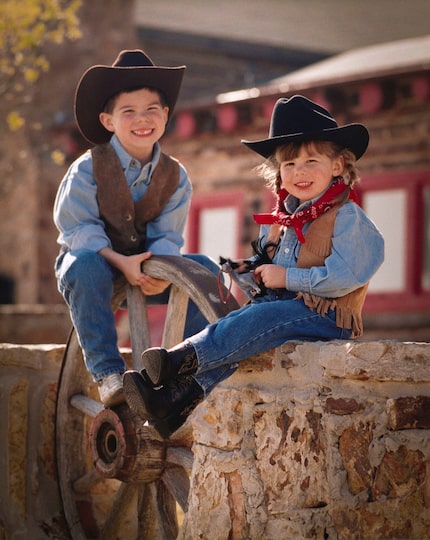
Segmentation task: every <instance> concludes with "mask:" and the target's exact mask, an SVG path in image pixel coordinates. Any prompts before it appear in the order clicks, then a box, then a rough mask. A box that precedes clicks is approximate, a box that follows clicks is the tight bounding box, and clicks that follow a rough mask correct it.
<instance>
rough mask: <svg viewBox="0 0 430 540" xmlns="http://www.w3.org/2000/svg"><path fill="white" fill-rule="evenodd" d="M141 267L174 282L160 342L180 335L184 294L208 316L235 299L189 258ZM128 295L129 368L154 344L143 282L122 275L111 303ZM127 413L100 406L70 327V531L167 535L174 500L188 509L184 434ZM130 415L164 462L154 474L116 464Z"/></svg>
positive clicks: (66, 388) (173, 523)
mask: <svg viewBox="0 0 430 540" xmlns="http://www.w3.org/2000/svg"><path fill="white" fill-rule="evenodd" d="M144 271H145V272H146V273H147V274H148V275H151V276H153V277H158V278H162V279H166V280H168V281H170V282H171V283H172V285H171V290H170V298H169V303H168V308H167V315H166V321H165V329H164V333H163V345H164V346H171V345H173V344H174V343H175V342H178V341H180V340H181V337H182V334H181V333H182V332H183V327H184V321H185V314H186V307H187V302H188V299H190V300H192V301H194V302H195V303H196V305H197V306H198V307H199V309H200V310H201V312H202V313H203V315H204V316H205V317H206V319H207V320H208V321H209V322H213V321H215V320H217V319H218V318H219V317H222V316H224V315H226V314H227V313H228V312H230V311H232V310H233V309H236V308H237V307H238V305H237V303H236V301H235V300H234V298H231V299H230V300H229V301H228V302H227V303H223V302H221V301H220V297H219V294H218V284H217V280H216V278H215V276H214V275H213V274H211V273H210V272H209V271H208V270H207V269H206V268H204V267H203V266H201V265H200V264H198V263H196V262H193V261H190V260H189V259H185V258H183V257H174V256H162V257H161V256H160V257H152V258H151V259H150V260H148V261H146V262H145V265H144ZM125 297H127V302H128V309H129V318H130V338H131V344H132V358H131V360H130V364H131V367H132V368H133V369H141V360H140V357H141V352H142V351H143V350H144V349H145V348H147V347H149V346H151V343H150V333H149V323H148V316H147V311H146V305H145V298H144V297H143V295H141V293H140V289H138V288H136V287H130V286H128V285H126V284H125V280H120V281H119V282H118V283H117V284H116V290H115V293H114V297H113V300H112V306H113V309H114V310H115V309H117V308H118V307H119V306H120V305H121V303H122V302H123V300H124V298H125ZM130 414H131V412H130V410H129V409H128V407H127V406H126V405H121V406H119V407H117V408H115V409H112V410H105V409H104V408H103V406H102V404H101V403H100V401H99V397H98V390H97V387H96V385H95V384H94V383H93V382H92V380H91V377H90V375H89V373H88V372H87V370H86V368H85V365H84V362H83V358H82V351H81V349H80V345H79V343H78V339H77V336H76V333H75V332H74V330H72V332H71V334H70V337H69V341H68V344H67V347H66V351H65V355H64V360H63V366H62V369H61V373H60V379H59V386H58V396H57V410H56V449H57V468H58V480H59V486H60V493H61V498H62V501H63V510H64V514H65V518H66V521H67V523H68V526H69V530H70V534H71V536H72V538H73V539H81V538H82V539H86V538H103V539H109V538H115V539H122V538H124V539H127V540H129V539H132V538H151V539H154V540H158V539H160V540H164V539H166V540H167V539H171V538H176V536H177V533H178V508H179V514H181V513H186V511H187V500H188V490H189V474H190V471H191V465H192V459H193V455H192V452H191V449H190V445H191V442H190V439H189V436H185V437H184V436H182V438H181V437H180V436H179V437H177V436H176V434H174V436H173V437H172V439H171V440H169V441H161V439H160V437H159V436H158V434H157V433H156V432H155V430H153V428H151V427H149V426H141V425H140V424H133V422H136V421H137V422H138V420H136V419H135V418H131V420H130V419H128V418H129V416H130ZM127 422H131V424H130V425H131V428H130V427H129V430H130V429H131V431H133V429H134V427H135V426H136V425H138V428H136V431H138V432H139V437H141V438H143V439H148V440H149V441H150V442H149V443H148V446H149V448H150V452H151V456H152V453H153V448H154V446H156V448H155V454H156V460H155V461H157V460H159V461H160V463H161V465H160V466H159V467H158V466H156V467H155V473H154V477H152V476H151V474H149V476H148V475H147V471H146V470H142V471H140V469H138V471H140V472H138V474H137V475H134V470H133V472H132V473H131V477H129V476H127V471H125V472H124V470H123V469H121V467H122V466H123V461H124V460H123V457H124V456H123V455H122V454H121V452H120V451H118V455H117V454H116V452H117V449H118V447H121V445H122V446H123V442H124V438H123V437H124V434H123V426H124V425H125V424H126V423H127ZM95 426H97V427H96V428H95ZM151 430H152V431H151ZM134 438H135V437H134V435H133V436H132V439H133V440H134ZM100 440H101V445H102V447H103V448H102V450H100V449H97V451H96V455H97V456H99V457H100V455H101V458H102V459H101V461H102V463H101V465H100V463H97V462H96V463H94V462H93V461H94V449H93V450H91V444H93V446H94V445H97V444H98V442H99V441H100ZM127 440H128V439H127ZM139 440H140V439H139ZM94 441H96V442H94ZM110 453H112V456H111V455H110ZM118 460H119V461H120V462H121V465H120V466H118V468H119V474H117V471H116V470H115V471H114V473H113V474H114V476H113V477H106V476H105V473H106V470H107V469H109V467H111V464H113V466H114V468H115V466H116V461H118ZM157 463H158V461H157ZM143 469H145V467H144V466H143ZM115 475H116V476H115ZM118 476H119V477H120V478H118ZM141 476H142V477H143V479H142V477H141ZM123 477H125V480H124V478H123ZM136 477H137V480H135V478H136Z"/></svg>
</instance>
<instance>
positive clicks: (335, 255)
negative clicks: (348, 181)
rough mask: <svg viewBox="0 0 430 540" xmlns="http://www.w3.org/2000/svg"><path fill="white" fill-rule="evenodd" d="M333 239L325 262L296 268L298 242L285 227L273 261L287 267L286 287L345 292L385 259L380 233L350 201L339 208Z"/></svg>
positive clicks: (322, 293)
mask: <svg viewBox="0 0 430 540" xmlns="http://www.w3.org/2000/svg"><path fill="white" fill-rule="evenodd" d="M287 208H288V207H287ZM309 226H310V223H307V224H305V226H304V227H303V231H304V232H305V233H306V230H307V229H308V227H309ZM269 227H270V226H269V225H262V226H261V230H260V237H262V238H267V235H268V232H269ZM332 242H333V245H332V252H331V254H330V255H329V256H328V257H327V258H326V260H325V264H324V266H313V267H311V268H297V258H298V255H299V253H300V248H301V244H300V242H299V241H298V239H297V235H296V233H295V231H294V228H293V227H288V228H285V230H284V233H283V235H282V236H281V239H280V242H279V247H278V250H277V252H276V254H275V256H274V258H273V263H274V264H278V265H281V266H284V267H285V268H286V269H287V273H286V281H285V287H286V289H287V290H289V291H293V292H299V291H300V292H305V293H309V294H315V295H317V296H321V297H323V298H338V297H340V296H345V295H346V294H348V293H350V292H352V291H354V290H355V289H358V288H359V287H361V286H362V285H364V284H365V283H367V282H368V281H369V280H370V278H371V277H372V276H373V275H374V273H375V272H376V271H377V269H378V268H379V267H380V265H381V264H382V262H383V260H384V239H383V237H382V234H381V233H380V232H379V230H378V229H377V228H376V226H375V224H374V223H373V222H372V221H371V220H370V219H369V218H368V217H367V216H366V214H365V213H364V212H363V210H362V209H361V208H360V207H359V206H358V205H357V204H355V203H354V202H352V201H348V202H346V203H345V204H343V205H342V206H341V207H340V208H339V211H338V213H337V216H336V221H335V225H334V231H333V239H332ZM263 243H264V240H263Z"/></svg>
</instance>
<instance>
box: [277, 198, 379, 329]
mask: <svg viewBox="0 0 430 540" xmlns="http://www.w3.org/2000/svg"><path fill="white" fill-rule="evenodd" d="M339 207H340V206H339V205H337V206H334V207H333V208H332V209H330V210H329V211H328V212H326V213H324V214H322V215H321V216H319V217H318V218H317V219H315V220H314V221H313V222H312V223H311V224H310V226H309V228H308V230H307V231H306V234H305V239H306V242H305V243H304V244H302V246H301V248H300V253H299V257H298V259H297V267H298V268H311V266H323V265H324V261H325V259H326V258H327V257H328V256H329V255H330V253H331V249H332V238H333V230H334V222H335V221H336V214H337V212H338V210H339ZM280 230H281V227H280V226H279V225H272V227H271V230H270V233H269V241H273V240H274V239H275V238H276V236H278V238H279V235H280ZM368 286H369V284H368V283H366V284H365V285H363V286H362V287H360V288H358V289H356V290H355V291H353V292H350V293H348V294H346V295H345V296H341V297H339V298H323V297H321V296H317V295H316V294H309V293H304V292H299V293H298V294H297V296H296V300H299V299H303V301H304V303H305V305H306V306H307V307H308V308H309V309H311V310H312V311H313V310H316V311H317V312H318V313H319V314H320V315H322V316H323V317H324V316H325V315H326V314H327V312H328V310H329V309H336V326H338V327H339V328H346V329H349V330H352V337H358V336H361V335H362V333H363V321H362V316H361V311H362V309H363V304H364V300H365V298H366V293H367V289H368Z"/></svg>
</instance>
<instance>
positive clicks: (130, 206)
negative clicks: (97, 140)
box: [91, 143, 179, 255]
mask: <svg viewBox="0 0 430 540" xmlns="http://www.w3.org/2000/svg"><path fill="white" fill-rule="evenodd" d="M91 154H92V158H93V174H94V180H95V182H96V184H97V201H98V205H99V211H100V217H101V218H102V220H103V221H104V223H105V228H106V234H107V235H108V237H109V239H110V241H111V242H112V248H113V249H114V250H115V251H118V252H119V253H123V254H125V255H132V254H135V253H140V252H142V251H145V243H146V224H147V223H148V222H149V221H151V220H153V219H155V218H156V217H157V216H159V215H160V213H161V211H162V210H163V208H164V206H165V205H166V204H167V201H168V200H169V199H170V197H171V196H172V195H173V193H174V192H175V191H176V189H177V187H178V184H179V164H178V162H177V161H176V160H175V159H173V158H171V157H170V156H168V155H166V154H163V153H162V154H161V155H160V160H159V162H158V164H157V166H156V168H155V170H154V173H153V174H152V178H151V182H150V184H149V187H148V190H147V192H146V193H145V195H144V196H143V197H142V198H141V199H140V200H139V201H137V202H134V201H133V198H132V196H131V193H130V188H129V187H128V184H127V180H126V178H125V175H124V172H123V170H122V167H121V163H120V161H119V158H118V156H117V154H116V152H115V150H114V149H113V147H112V146H111V145H110V144H109V143H106V144H99V145H97V146H95V147H94V148H93V149H92V150H91Z"/></svg>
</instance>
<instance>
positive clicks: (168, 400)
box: [123, 371, 204, 439]
mask: <svg viewBox="0 0 430 540" xmlns="http://www.w3.org/2000/svg"><path fill="white" fill-rule="evenodd" d="M123 385H124V393H125V397H126V400H127V403H128V405H129V407H130V409H131V410H132V411H133V412H135V413H136V414H138V415H139V416H140V417H142V418H144V419H146V420H150V421H152V422H153V425H154V427H155V429H156V430H157V431H158V432H159V433H160V435H161V436H162V437H163V438H164V439H168V438H169V437H170V435H171V434H172V433H173V432H174V431H176V430H177V429H178V428H179V427H180V426H181V425H182V424H183V423H184V422H185V421H186V419H187V418H188V416H189V415H190V413H191V412H192V411H193V410H194V409H195V408H196V407H197V405H198V404H199V403H200V402H201V401H202V400H203V398H204V392H203V389H202V387H201V386H200V385H199V384H198V383H197V381H196V380H195V379H194V378H193V377H190V376H188V377H181V378H180V379H178V380H177V381H173V382H172V384H171V385H169V386H165V387H163V388H160V389H158V390H157V389H154V388H153V387H152V386H151V384H150V383H148V382H146V381H145V380H144V379H143V378H142V377H141V375H140V373H139V372H138V371H126V372H125V373H124V379H123Z"/></svg>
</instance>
